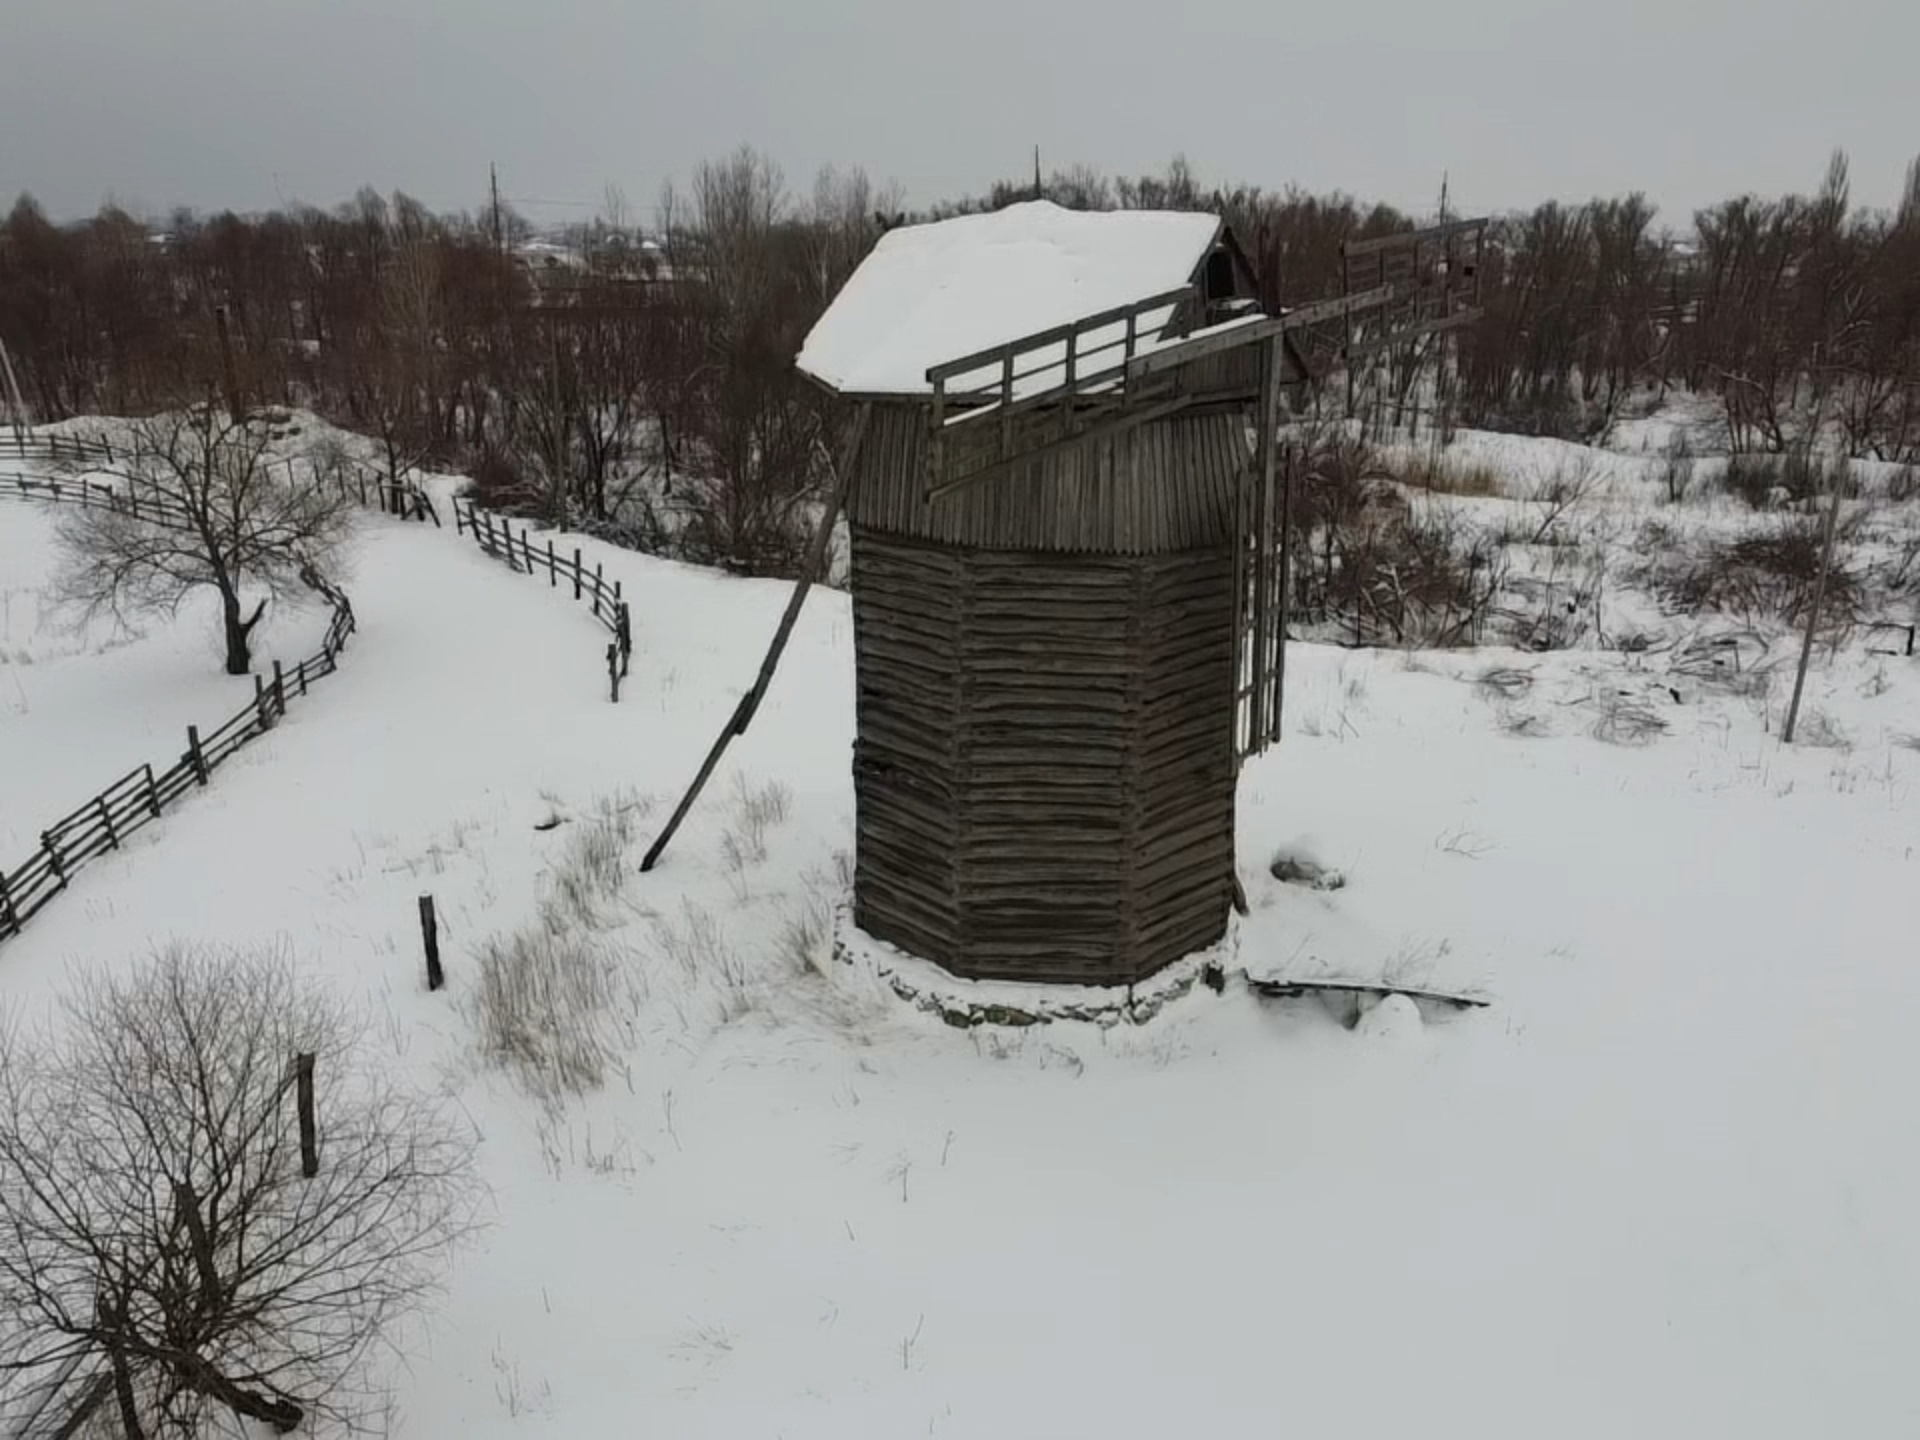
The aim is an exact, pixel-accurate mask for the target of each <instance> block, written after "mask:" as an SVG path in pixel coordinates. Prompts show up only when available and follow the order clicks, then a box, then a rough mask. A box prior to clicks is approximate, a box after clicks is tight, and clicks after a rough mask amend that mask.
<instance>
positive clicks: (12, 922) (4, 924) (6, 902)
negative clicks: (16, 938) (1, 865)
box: [0, 870, 20, 935]
mask: <svg viewBox="0 0 1920 1440" xmlns="http://www.w3.org/2000/svg"><path fill="white" fill-rule="evenodd" d="M19 933H20V916H19V915H18V913H16V912H15V910H14V908H13V892H12V891H11V890H9V889H8V888H7V872H6V871H4V870H0V935H18V934H19Z"/></svg>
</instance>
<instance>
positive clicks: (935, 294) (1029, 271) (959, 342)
mask: <svg viewBox="0 0 1920 1440" xmlns="http://www.w3.org/2000/svg"><path fill="white" fill-rule="evenodd" d="M1219 232H1220V221H1219V218H1218V217H1217V216H1213V215H1200V214H1188V213H1183V212H1178V211H1171V210H1121V211H1097V212H1087V211H1078V210H1066V209H1062V208H1061V207H1060V206H1058V205H1055V204H1054V203H1053V202H1052V201H1049V200H1030V201H1027V202H1025V203H1023V204H1019V205H1010V206H1008V207H1007V208H1005V209H1004V210H996V211H993V212H992V213H990V214H984V215H962V216H959V217H957V218H956V219H952V220H941V221H938V222H936V223H934V224H930V225H908V226H903V227H902V228H900V229H897V230H890V231H888V232H887V233H886V234H885V235H883V236H881V237H880V242H879V243H878V244H877V245H875V246H874V247H873V251H872V253H871V254H869V255H868V256H867V258H866V259H865V260H864V261H863V262H861V265H860V268H859V269H858V270H856V271H854V273H853V278H852V279H850V280H848V281H847V283H846V286H845V288H843V289H842V290H841V292H840V294H839V296H838V297H837V298H835V300H834V302H833V304H832V305H831V306H829V307H828V308H827V313H826V314H825V315H823V316H821V317H820V321H819V323H818V324H816V325H815V326H814V327H813V329H812V331H811V332H809V333H808V335H807V340H806V344H805V345H804V346H803V347H802V348H801V351H800V358H799V362H798V363H799V366H800V368H801V369H802V370H803V371H805V372H806V373H807V374H809V375H811V376H813V377H814V378H815V379H817V380H820V381H822V382H823V383H825V384H827V385H830V386H832V387H833V388H834V389H835V390H838V391H840V392H841V393H842V394H864V395H920V394H926V393H928V392H929V391H930V389H931V387H930V386H929V385H928V384H927V370H928V368H929V367H931V366H934V365H938V364H940V363H941V362H942V361H946V360H954V359H958V358H959V357H960V356H962V355H968V354H971V353H973V352H974V351H976V350H984V349H986V348H988V347H989V346H993V345H1001V344H1005V343H1006V342H1008V341H1010V340H1018V339H1020V338H1021V337H1022V336H1025V335H1031V334H1033V333H1034V332H1036V331H1039V330H1047V329H1051V328H1052V327H1054V326H1056V325H1065V324H1069V323H1071V322H1072V321H1075V320H1079V319H1082V318H1084V317H1086V316H1088V315H1093V314H1097V313H1099V312H1100V311H1103V310H1111V309H1114V308H1116V307H1118V306H1121V305H1127V304H1131V303H1132V302H1133V301H1135V300H1144V299H1146V298H1147V297H1148V296H1150V295H1156V294H1160V293H1163V292H1165V291H1168V290H1172V289H1175V288H1177V287H1179V286H1181V285H1184V284H1186V283H1187V282H1188V281H1189V280H1191V279H1192V278H1193V273H1194V271H1195V270H1196V269H1197V268H1198V267H1199V265H1200V262H1201V261H1202V260H1203V259H1204V258H1205V257H1206V254H1207V252H1208V250H1209V249H1211V248H1212V246H1213V243H1214V240H1215V238H1216V237H1217V236H1218V234H1219Z"/></svg>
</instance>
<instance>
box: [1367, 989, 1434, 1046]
mask: <svg viewBox="0 0 1920 1440" xmlns="http://www.w3.org/2000/svg"><path fill="white" fill-rule="evenodd" d="M1425 1028H1426V1027H1425V1025H1424V1024H1423V1022H1422V1021H1421V1019H1420V1007H1419V1006H1418V1005H1416V1004H1414V1003H1413V1000H1412V998H1411V997H1409V996H1406V995H1382V996H1381V997H1380V999H1379V1001H1378V1003H1376V1004H1373V1005H1370V1006H1367V1007H1366V1008H1365V1009H1364V1010H1362V1011H1361V1013H1360V1020H1359V1023H1358V1024H1356V1025H1355V1026H1354V1027H1353V1033H1354V1034H1356V1035H1364V1036H1366V1037H1367V1038H1368V1039H1370V1040H1404V1039H1406V1038H1407V1037H1408V1036H1411V1035H1418V1034H1419V1033H1420V1032H1421V1031H1422V1030H1423V1029H1425Z"/></svg>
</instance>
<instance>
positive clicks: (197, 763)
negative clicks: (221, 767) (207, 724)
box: [187, 725, 207, 785]
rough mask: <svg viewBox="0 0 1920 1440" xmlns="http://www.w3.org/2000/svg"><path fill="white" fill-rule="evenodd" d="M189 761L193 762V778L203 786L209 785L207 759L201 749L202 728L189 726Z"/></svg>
mask: <svg viewBox="0 0 1920 1440" xmlns="http://www.w3.org/2000/svg"><path fill="white" fill-rule="evenodd" d="M187 759H189V760H191V761H192V762H193V776H194V779H196V780H198V781H199V782H200V783H201V784H202V785H204V784H206V783H207V757H206V755H205V754H204V753H202V751H201V749H200V727H199V726H198V725H189V726H187Z"/></svg>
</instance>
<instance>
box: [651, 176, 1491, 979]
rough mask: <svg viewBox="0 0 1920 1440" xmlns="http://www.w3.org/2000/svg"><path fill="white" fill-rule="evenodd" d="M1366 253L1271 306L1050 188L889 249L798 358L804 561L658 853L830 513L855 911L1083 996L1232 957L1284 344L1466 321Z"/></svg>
mask: <svg viewBox="0 0 1920 1440" xmlns="http://www.w3.org/2000/svg"><path fill="white" fill-rule="evenodd" d="M1403 243H1404V244H1405V245H1406V246H1408V247H1410V248H1412V249H1413V250H1414V251H1415V253H1416V257H1417V253H1418V247H1419V246H1420V245H1421V244H1423V243H1425V242H1423V241H1422V240H1420V239H1419V238H1418V237H1414V236H1410V237H1407V238H1406V240H1405V241H1404V242H1403ZM1373 253H1376V254H1379V255H1380V256H1382V257H1383V259H1382V261H1381V264H1382V267H1383V270H1382V273H1381V275H1380V276H1379V283H1378V284H1374V285H1370V286H1367V287H1364V288H1356V289H1351V290H1350V292H1349V293H1347V294H1345V295H1342V296H1340V297H1338V298H1335V299H1330V300H1327V301H1325V302H1322V303H1319V304H1316V305H1311V306H1307V307H1304V308H1301V309H1296V310H1293V311H1290V312H1287V313H1284V314H1278V315H1274V314H1267V313H1265V312H1264V311H1263V310H1262V309H1261V307H1260V305H1259V303H1258V301H1257V299H1256V298H1255V293H1256V292H1255V286H1254V281H1253V276H1252V274H1251V272H1250V270H1249V267H1248V266H1247V264H1246V262H1245V260H1244V258H1243V256H1242V253H1241V251H1240V248H1239V246H1238V245H1237V244H1236V243H1235V241H1234V238H1233V236H1232V235H1231V234H1230V233H1229V232H1228V231H1227V229H1226V227H1225V225H1224V224H1223V223H1222V222H1221V221H1220V220H1219V219H1218V217H1216V216H1212V215H1204V214H1186V213H1173V212H1153V211H1132V212H1118V213H1097V214H1087V213H1080V212H1072V211H1067V210H1063V209H1061V208H1059V207H1057V206H1054V205H1051V204H1049V203H1046V202H1044V201H1035V202H1030V203H1027V204H1021V205H1015V206H1011V207H1009V208H1008V209H1005V210H1001V211H998V212H994V213H992V214H987V215H972V216H965V217H961V218H959V219H955V220H948V221H943V222H939V223H937V224H931V225H923V226H911V227H905V228H901V229H896V230H893V231H890V232H889V233H888V234H887V235H885V236H884V237H883V238H882V239H881V241H880V242H879V244H878V245H877V246H876V247H875V249H874V251H873V252H872V254H871V255H870V256H869V257H868V258H867V260H866V261H865V262H864V263H863V264H862V265H861V267H860V269H859V270H858V271H857V272H856V273H855V274H854V276H853V278H852V279H851V280H850V281H849V282H848V284H847V286H846V288H845V289H844V290H843V291H842V293H841V295H840V296H839V298H837V299H836V300H835V301H834V303H833V305H832V306H831V307H830V308H829V310H828V312H827V313H826V315H825V316H824V317H823V318H822V319H821V320H820V322H819V324H818V325H816V326H815V328H814V330H813V331H812V333H811V334H810V335H809V337H808V339H807V343H806V345H805V347H804V349H803V350H802V352H801V355H800V358H799V362H798V363H799V366H800V368H801V370H802V371H803V372H805V373H807V374H808V375H810V376H811V377H812V378H814V379H815V380H816V381H817V382H819V383H820V384H822V385H824V386H826V387H827V388H829V389H830V390H832V391H833V392H834V393H836V394H838V395H841V396H844V397H846V398H848V399H850V400H852V401H853V402H855V404H856V406H857V409H856V412H855V419H854V423H853V429H852V438H851V441H850V444H849V447H848V450H847V453H846V454H845V455H844V456H843V458H842V461H841V463H840V466H839V473H838V476H837V477H836V483H835V490H834V494H833V496H832V497H831V500H830V502H829V506H828V510H827V513H826V515H825V516H824V517H823V519H822V522H821V529H820V532H819V534H817V535H816V537H815V541H814V545H813V547H812V551H811V554H810V556H809V559H808V565H809V569H808V571H807V573H806V574H805V575H803V577H802V579H801V581H800V584H799V585H798V586H797V587H796V589H795V592H794V596H793V598H792V600H791V601H790V602H789V605H788V609H787V613H786V614H785V616H783V618H782V621H781V624H780V627H779V629H778V631H777V632H776V634H775V637H774V642H773V645H772V647H771V648H770V650H769V652H768V655H767V658H766V660H765V662H764V663H763V664H762V666H761V670H760V674H759V676H758V678H757V679H756V681H755V683H754V685H753V687H752V688H751V689H750V690H749V691H748V693H747V694H746V696H744V697H743V698H742V700H741V702H740V704H739V706H738V707H737V708H736V710H735V712H734V715H733V717H732V719H731V720H730V721H729V722H728V724H727V727H726V728H725V730H724V731H723V732H722V734H721V736H720V738H719V739H718V741H716V743H715V745H714V748H713V750H712V752H711V753H710V754H709V756H708V758H707V762H706V764H705V765H703V766H702V768H701V771H700V774H699V776H698V777H697V778H696V780H695V782H694V786H693V788H692V789H691V790H690V792H689V794H688V796H687V797H686V799H685V800H683V801H682V802H681V805H680V808H679V809H678V810H677V811H676V812H675V813H674V815H673V817H672V819H671V820H670V821H669V822H668V825H667V827H666V829H665V830H664V831H663V832H662V834H661V836H660V837H659V838H658V839H657V840H656V841H655V843H654V845H653V848H652V849H651V850H650V851H649V853H648V855H647V857H646V860H645V862H644V863H643V865H642V868H643V869H650V868H651V867H652V866H653V865H654V864H655V863H656V862H657V860H658V859H659V856H660V854H661V853H662V851H663V850H664V848H665V846H666V844H667V842H668V840H669V839H670V837H671V835H672V833H673V831H674V829H675V828H676V827H677V826H678V824H679V823H680V821H681V819H682V818H683V817H684V815H685V813H686V811H687V808H688V807H689V806H690V805H691V803H692V801H693V798H694V796H695V795H696V794H697V793H698V791H699V789H700V787H701V786H702V785H703V784H704V783H705V781H706V779H707V777H708V776H709V775H710V774H711V773H712V771H713V768H714V766H715V765H716V764H717V763H718V760H719V757H720V754H721V752H722V751H723V750H724V748H725V746H726V743H727V741H728V740H729V739H730V738H731V737H732V736H733V735H736V734H739V733H741V732H742V731H744V730H745V728H746V726H747V723H748V722H749V721H750V720H751V718H752V715H753V712H754V710H755V709H756V708H757V707H758V705H759V702H760V699H761V698H762V696H763V695H764V694H765V691H766V687H767V684H768V683H769V682H770V680H771V677H772V674H773V670H774V666H775V664H776V663H777V660H778V656H779V653H780V650H781V648H782V646H784V644H785V642H786V638H787V636H788V634H789V633H790V632H791V629H792V624H793V621H794V619H795V617H796V616H797V614H798V610H799V606H800V604H801V601H802V599H803V598H804V596H805V593H806V589H807V586H808V584H809V583H810V580H811V578H812V576H813V575H814V574H815V573H817V571H818V567H819V565H820V562H821V560H822V559H823V558H824V554H825V549H826V544H827V536H828V534H829V533H830V531H831V529H832V527H833V525H834V523H835V522H836V520H837V519H838V517H839V515H840V513H841V511H842V509H843V508H844V510H845V513H846V516H847V520H848V524H849V530H850V534H851V538H852V564H851V589H852V594H853V616H854V643H855V652H856V677H857V686H858V707H857V714H858V738H857V741H856V746H855V760H854V788H855V798H856V813H857V834H856V845H855V879H854V897H853V899H854V918H855V920H856V922H857V923H858V924H859V925H860V926H861V927H862V928H863V929H864V930H866V931H868V932H869V933H870V934H872V935H874V936H875V937H877V938H879V939H882V940H886V941H890V942H892V943H894V944H896V945H898V946H900V947H902V948H903V949H906V950H908V951H911V952H913V953H916V954H919V955H921V956H924V957H925V958H928V959H931V960H933V961H935V962H937V963H939V964H940V965H942V966H944V967H945V968H947V969H948V970H950V971H952V972H954V973H955V974H959V975H963V976H969V977H976V978H996V979H1021V980H1036V981H1049V982H1075V983H1082V984H1098V985H1115V984H1128V983H1132V982H1134V981H1137V980H1139V979H1142V978H1144V977H1145V976H1147V975H1150V974H1152V973H1153V972H1154V971H1155V970H1157V969H1159V968H1160V967H1162V966H1163V965H1165V964H1167V963H1168V962H1169V961H1171V960H1173V959H1176V958H1178V957H1179V956H1181V955H1183V954H1186V953H1188V952H1190V951H1192V950H1195V949H1199V948H1201V947H1204V946H1206V945H1208V944H1210V943H1212V942H1213V941H1214V940H1216V939H1218V938H1219V936H1220V934H1221V933H1222V931H1223V930H1224V928H1225V926H1226V923H1227V915H1228V911H1229V908H1230V906H1231V905H1232V903H1233V902H1234V899H1235V896H1236V895H1237V889H1238V887H1237V882H1236V878H1235V872H1234V841H1233V832H1234V795H1235V788H1236V784H1235V782H1236V779H1237V776H1238V771H1239V767H1240V765H1241V764H1242V763H1243V762H1244V761H1245V760H1246V759H1247V758H1248V757H1250V756H1253V755H1256V754H1258V753H1260V752H1261V751H1262V750H1264V749H1265V748H1266V747H1267V746H1268V745H1270V744H1271V743H1272V742H1273V741H1274V740H1276V739H1277V738H1278V737H1279V734H1280V714H1281V699H1282V691H1283V681H1284V672H1285V666H1284V660H1285V595H1286V553H1287V544H1286V532H1287V525H1288V515H1287V505H1286V495H1285V486H1284V484H1283V483H1282V479H1281V477H1280V475H1279V473H1278V470H1279V466H1278V450H1279V443H1278V435H1277V428H1278V426H1279V423H1280V413H1281V401H1282V395H1283V392H1284V391H1285V389H1286V387H1288V386H1291V385H1300V384H1304V383H1306V382H1307V381H1308V379H1309V376H1308V375H1307V372H1306V369H1305V366H1304V364H1303V363H1302V361H1301V358H1300V353H1299V351H1298V349H1297V348H1296V347H1295V345H1294V343H1293V340H1292V338H1291V336H1292V333H1293V332H1295V331H1297V330H1300V329H1302V328H1304V327H1308V326H1325V325H1333V324H1338V325H1341V326H1343V327H1346V328H1347V329H1348V330H1349V331H1350V333H1351V334H1353V335H1354V336H1355V337H1356V339H1355V341H1354V342H1353V343H1355V344H1362V343H1365V344H1377V343H1393V341H1394V337H1395V336H1397V335H1401V334H1405V333H1408V332H1409V331H1410V330H1411V329H1413V328H1415V327H1419V326H1428V325H1434V324H1449V325H1451V324H1458V323H1463V321H1464V320H1465V319H1468V318H1471V314H1472V312H1473V303H1472V302H1473V300H1474V299H1475V292H1474V291H1473V289H1472V286H1473V285H1474V284H1476V283H1477V280H1476V277H1475V275H1474V274H1472V273H1462V272H1461V271H1459V270H1448V269H1445V268H1442V269H1439V270H1433V271H1429V270H1427V269H1425V268H1423V267H1422V265H1421V264H1420V263H1417V261H1416V263H1415V264H1414V265H1413V266H1412V267H1411V269H1408V268H1407V267H1405V266H1403V265H1402V264H1401V262H1400V261H1399V259H1398V258H1391V259H1389V258H1388V257H1397V256H1398V254H1399V250H1398V249H1397V248H1395V247H1392V246H1389V247H1384V248H1382V249H1379V250H1377V251H1375V252H1373ZM1389 263H1390V264H1391V267H1392V268H1391V273H1390V274H1389V273H1388V272H1387V270H1386V269H1385V267H1387V266H1388V265H1389Z"/></svg>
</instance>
